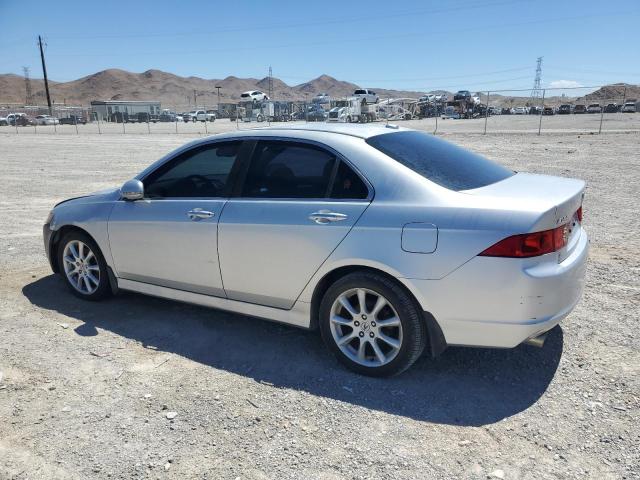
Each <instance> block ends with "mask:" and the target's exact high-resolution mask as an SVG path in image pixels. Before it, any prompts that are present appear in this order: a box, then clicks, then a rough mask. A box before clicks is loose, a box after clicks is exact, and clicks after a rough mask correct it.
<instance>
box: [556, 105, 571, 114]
mask: <svg viewBox="0 0 640 480" xmlns="http://www.w3.org/2000/svg"><path fill="white" fill-rule="evenodd" d="M571 112H572V109H571V105H569V104H567V103H563V104H562V105H560V106H559V107H558V115H568V114H570V113H571Z"/></svg>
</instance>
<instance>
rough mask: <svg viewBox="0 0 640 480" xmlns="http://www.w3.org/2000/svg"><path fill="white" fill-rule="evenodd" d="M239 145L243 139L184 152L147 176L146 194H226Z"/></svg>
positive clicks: (182, 195)
mask: <svg viewBox="0 0 640 480" xmlns="http://www.w3.org/2000/svg"><path fill="white" fill-rule="evenodd" d="M240 145H241V142H225V143H216V144H213V145H204V146H200V147H196V148H193V149H191V150H189V151H187V152H185V153H182V154H181V155H179V156H178V157H177V158H176V159H174V160H172V161H170V162H168V163H166V164H164V165H162V166H161V167H159V168H158V169H157V170H155V171H154V172H152V173H151V174H150V175H149V176H148V177H147V178H145V180H144V182H143V183H144V190H145V196H146V197H148V198H151V199H162V198H193V197H204V198H207V197H223V196H226V195H227V194H228V187H229V186H230V185H229V174H230V173H231V169H232V168H233V165H234V163H235V161H236V158H237V156H238V151H239V150H240Z"/></svg>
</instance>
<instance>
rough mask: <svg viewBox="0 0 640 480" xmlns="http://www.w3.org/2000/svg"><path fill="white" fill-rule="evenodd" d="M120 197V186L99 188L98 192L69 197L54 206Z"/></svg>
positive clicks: (111, 199)
mask: <svg viewBox="0 0 640 480" xmlns="http://www.w3.org/2000/svg"><path fill="white" fill-rule="evenodd" d="M119 197H120V189H119V188H108V189H105V190H99V191H97V192H93V193H89V194H87V195H81V196H79V197H73V198H68V199H66V200H63V201H62V202H59V203H57V204H56V205H55V206H54V208H56V207H59V206H60V205H65V204H67V205H70V204H72V203H92V202H104V201H113V200H117V199H118V198H119Z"/></svg>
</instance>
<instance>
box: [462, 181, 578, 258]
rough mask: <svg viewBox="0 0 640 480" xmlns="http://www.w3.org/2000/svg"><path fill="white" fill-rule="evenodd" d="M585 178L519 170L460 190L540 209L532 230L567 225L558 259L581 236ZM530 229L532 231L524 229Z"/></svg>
mask: <svg viewBox="0 0 640 480" xmlns="http://www.w3.org/2000/svg"><path fill="white" fill-rule="evenodd" d="M584 189H585V182H584V181H582V180H577V179H573V178H563V177H554V176H551V175H537V174H533V173H517V174H515V175H513V176H511V177H509V178H506V179H504V180H501V181H499V182H496V183H493V184H491V185H487V186H486V187H480V188H475V189H472V190H464V191H462V192H460V193H464V194H468V195H473V196H481V197H483V200H491V201H493V202H495V203H496V205H497V206H498V205H499V206H501V207H502V208H504V207H508V208H510V209H512V210H514V211H516V212H517V210H522V211H526V212H536V213H539V215H537V216H536V220H535V222H534V223H533V225H532V226H531V229H530V232H539V231H543V230H551V229H554V228H556V227H560V226H562V225H567V226H568V229H567V235H568V237H567V244H566V246H565V247H564V248H563V249H562V250H561V251H560V254H559V258H558V261H562V260H563V259H564V258H566V257H567V256H568V255H569V254H570V253H571V251H572V250H573V248H574V247H575V246H576V244H577V242H578V239H579V237H580V226H581V225H580V223H581V222H580V220H579V218H578V214H577V212H578V209H579V208H580V207H581V206H582V199H583V197H584ZM520 233H529V232H520Z"/></svg>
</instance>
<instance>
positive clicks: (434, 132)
mask: <svg viewBox="0 0 640 480" xmlns="http://www.w3.org/2000/svg"><path fill="white" fill-rule="evenodd" d="M438 110H439V109H438V107H437V106H436V129H435V130H434V131H433V134H434V135H435V134H436V132H437V131H438V116H439V114H438Z"/></svg>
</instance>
